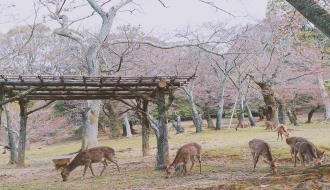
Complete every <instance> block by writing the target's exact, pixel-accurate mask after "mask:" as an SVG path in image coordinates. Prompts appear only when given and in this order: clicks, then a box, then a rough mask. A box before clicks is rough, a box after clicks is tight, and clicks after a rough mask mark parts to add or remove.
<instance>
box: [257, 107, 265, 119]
mask: <svg viewBox="0 0 330 190" xmlns="http://www.w3.org/2000/svg"><path fill="white" fill-rule="evenodd" d="M264 113H265V108H264V106H260V107H259V108H258V114H259V120H260V121H262V120H264V118H265V114H264Z"/></svg>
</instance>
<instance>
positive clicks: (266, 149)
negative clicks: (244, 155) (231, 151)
mask: <svg viewBox="0 0 330 190" xmlns="http://www.w3.org/2000/svg"><path fill="white" fill-rule="evenodd" d="M249 147H250V150H251V153H252V157H253V171H256V165H257V162H258V159H259V156H260V155H262V156H263V157H264V158H265V159H266V160H267V161H266V160H264V161H265V162H266V163H268V165H269V166H270V169H271V170H272V171H273V173H276V172H277V168H276V163H275V162H276V160H277V158H275V159H274V158H273V156H272V151H271V149H270V146H269V144H268V143H266V142H265V141H263V140H260V139H253V140H251V141H249Z"/></svg>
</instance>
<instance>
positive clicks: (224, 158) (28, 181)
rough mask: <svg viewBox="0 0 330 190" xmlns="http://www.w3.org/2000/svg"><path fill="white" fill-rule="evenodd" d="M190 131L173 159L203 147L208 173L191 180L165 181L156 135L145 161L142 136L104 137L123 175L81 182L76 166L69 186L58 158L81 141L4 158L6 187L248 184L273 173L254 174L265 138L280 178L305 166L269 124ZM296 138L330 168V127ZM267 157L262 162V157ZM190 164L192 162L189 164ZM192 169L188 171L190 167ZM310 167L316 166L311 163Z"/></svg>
mask: <svg viewBox="0 0 330 190" xmlns="http://www.w3.org/2000/svg"><path fill="white" fill-rule="evenodd" d="M183 126H184V128H185V132H184V133H180V134H175V131H173V130H172V131H170V132H169V135H170V137H169V147H170V157H171V161H172V160H173V159H174V156H175V153H176V151H177V149H178V148H179V147H180V146H182V145H183V144H185V143H188V142H197V143H199V144H200V145H201V146H202V148H203V158H202V174H199V172H198V171H199V170H198V166H195V167H194V168H193V170H192V172H191V173H189V174H188V175H186V176H183V177H182V176H175V177H172V178H170V179H165V171H155V170H154V168H155V155H156V137H155V136H154V135H151V137H150V147H151V150H150V156H146V157H142V151H141V146H142V145H141V136H140V135H134V136H132V137H130V138H121V139H117V140H114V139H112V140H108V139H106V138H102V139H103V140H100V141H99V144H100V145H105V146H110V147H112V148H114V149H115V151H116V156H115V158H116V160H117V161H118V164H119V166H120V168H121V173H118V171H117V170H116V166H115V165H114V164H111V163H110V165H109V167H108V168H107V169H106V170H105V172H104V173H103V176H102V177H93V176H92V174H91V172H90V170H88V171H87V173H86V176H85V178H84V179H81V177H82V173H83V167H78V168H76V169H75V170H74V171H73V172H72V173H71V175H70V177H69V179H68V181H66V182H63V181H62V179H61V176H60V171H56V170H55V167H54V164H53V162H52V158H53V157H55V156H59V155H65V154H68V153H71V152H75V151H77V150H78V149H79V148H80V146H81V141H79V140H77V141H66V142H59V143H56V144H52V145H48V146H46V145H44V144H43V143H37V144H32V145H31V150H28V151H26V167H25V168H16V166H15V165H7V162H8V161H9V154H8V153H7V154H1V155H0V189H195V188H207V187H212V186H217V185H219V184H224V183H227V184H228V183H242V182H246V183H249V181H251V180H253V179H257V178H260V177H264V176H268V175H269V174H270V171H269V168H268V166H267V164H265V163H264V162H262V161H261V160H260V161H259V162H258V164H257V171H256V172H252V156H251V154H250V150H249V147H248V141H249V140H251V139H253V138H260V139H264V140H265V141H267V142H268V143H269V144H270V146H271V148H272V152H273V155H274V156H275V157H277V158H279V163H278V174H277V175H280V174H285V173H286V172H295V171H297V172H298V171H301V170H303V168H302V167H301V166H300V163H298V167H293V164H292V162H291V160H290V158H291V156H290V153H289V146H288V145H287V144H286V143H285V140H284V141H281V140H279V141H277V133H276V132H274V131H266V130H265V126H264V124H263V122H258V123H257V126H258V127H254V128H251V129H241V128H240V129H238V131H235V130H234V128H230V129H228V128H226V129H223V130H220V131H214V130H209V129H207V128H204V129H203V131H202V132H200V133H195V128H194V127H190V126H191V122H183ZM288 130H289V132H290V136H301V137H306V138H308V139H309V140H310V141H312V142H313V143H314V144H315V145H316V146H317V147H319V149H321V150H325V152H326V155H325V159H324V163H325V164H329V156H328V154H327V153H328V152H330V139H329V131H330V125H329V124H318V123H314V124H301V125H300V126H292V125H288ZM261 159H262V158H261ZM189 165H190V163H189ZM189 165H188V168H189ZM308 167H311V166H309V165H308ZM93 168H94V172H95V173H96V175H99V172H100V171H101V169H102V164H101V163H96V164H93ZM296 185H297V184H296V183H288V184H277V183H274V184H271V185H269V184H268V185H267V186H265V187H264V186H262V185H261V186H253V185H252V186H251V188H249V189H291V188H294V187H295V186H296Z"/></svg>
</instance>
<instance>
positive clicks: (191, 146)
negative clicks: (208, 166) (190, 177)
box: [166, 142, 202, 178]
mask: <svg viewBox="0 0 330 190" xmlns="http://www.w3.org/2000/svg"><path fill="white" fill-rule="evenodd" d="M201 155H202V147H201V146H200V145H199V144H197V143H195V142H192V143H188V144H185V145H183V146H182V147H181V148H179V150H178V151H177V153H176V156H175V159H174V160H173V162H172V164H171V165H169V166H168V167H167V168H166V178H169V177H171V176H172V175H173V173H174V172H175V168H176V167H177V166H178V165H180V164H181V163H183V170H182V173H183V172H185V173H184V174H187V167H186V166H187V163H188V162H189V160H191V163H192V165H191V168H190V170H189V172H190V171H191V169H192V168H193V167H194V165H195V160H194V157H195V156H196V157H197V159H198V162H199V173H202V163H201ZM182 173H181V174H182Z"/></svg>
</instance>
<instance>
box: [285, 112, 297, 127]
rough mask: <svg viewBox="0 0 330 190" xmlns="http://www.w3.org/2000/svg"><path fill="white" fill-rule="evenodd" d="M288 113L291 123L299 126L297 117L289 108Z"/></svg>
mask: <svg viewBox="0 0 330 190" xmlns="http://www.w3.org/2000/svg"><path fill="white" fill-rule="evenodd" d="M287 114H288V117H289V119H290V121H291V123H293V125H294V126H299V124H298V122H297V120H296V118H295V117H294V115H293V114H292V112H291V110H290V109H288V113H287Z"/></svg>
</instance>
